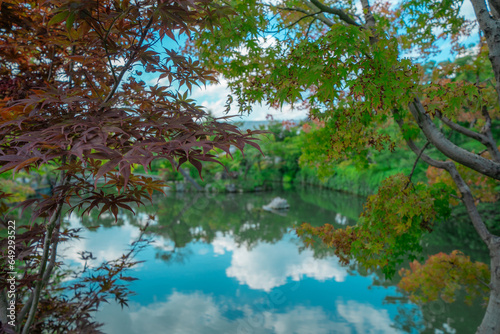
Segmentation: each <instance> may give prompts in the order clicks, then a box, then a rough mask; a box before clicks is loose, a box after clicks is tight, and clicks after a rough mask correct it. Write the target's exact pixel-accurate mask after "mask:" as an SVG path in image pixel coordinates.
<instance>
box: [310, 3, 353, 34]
mask: <svg viewBox="0 0 500 334" xmlns="http://www.w3.org/2000/svg"><path fill="white" fill-rule="evenodd" d="M310 1H311V3H312V4H313V5H315V6H316V7H318V9H319V10H320V11H322V12H324V13H329V14H333V15H336V16H337V17H338V18H339V19H340V20H342V21H344V22H345V23H347V24H350V25H353V26H356V27H360V25H359V24H358V23H357V22H356V21H354V20H353V19H352V18H351V17H350V16H349V15H348V14H347V13H346V12H344V11H343V10H342V9H340V8H332V7H328V6H326V5H325V4H323V3H321V2H319V1H318V0H310Z"/></svg>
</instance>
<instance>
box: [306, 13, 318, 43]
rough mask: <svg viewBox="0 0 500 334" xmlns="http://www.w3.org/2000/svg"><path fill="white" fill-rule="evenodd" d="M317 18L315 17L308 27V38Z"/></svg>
mask: <svg viewBox="0 0 500 334" xmlns="http://www.w3.org/2000/svg"><path fill="white" fill-rule="evenodd" d="M316 20H317V18H316V17H315V18H314V19H313V20H312V21H311V22H310V23H309V26H308V27H307V30H306V37H307V38H309V32H310V31H311V27H312V25H313V23H314V22H316Z"/></svg>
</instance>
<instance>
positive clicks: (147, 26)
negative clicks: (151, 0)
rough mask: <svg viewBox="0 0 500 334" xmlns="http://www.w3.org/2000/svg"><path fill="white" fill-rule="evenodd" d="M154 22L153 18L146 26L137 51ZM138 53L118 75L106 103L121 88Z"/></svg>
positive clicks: (133, 53) (105, 100)
mask: <svg viewBox="0 0 500 334" xmlns="http://www.w3.org/2000/svg"><path fill="white" fill-rule="evenodd" d="M153 21H154V19H153V16H151V18H150V19H149V22H148V24H147V25H146V27H145V28H144V31H143V32H142V35H141V38H140V40H139V43H138V44H137V47H136V48H137V49H139V48H140V47H141V46H142V43H144V40H145V39H146V35H147V34H148V31H149V28H150V27H151V25H152V24H153ZM138 52H139V51H137V50H136V51H134V52H132V55H131V56H130V58H129V59H128V61H127V63H126V64H125V65H124V66H123V68H122V70H121V72H120V74H119V75H118V79H117V81H116V82H115V84H114V85H113V87H112V88H111V91H110V92H109V94H108V96H106V99H104V103H107V102H109V100H111V98H112V97H113V95H114V94H115V92H116V90H117V89H118V86H120V82H121V81H122V79H123V76H124V75H125V73H126V72H127V71H128V69H129V68H130V65H132V63H133V62H134V61H135V57H136V56H137V53H138Z"/></svg>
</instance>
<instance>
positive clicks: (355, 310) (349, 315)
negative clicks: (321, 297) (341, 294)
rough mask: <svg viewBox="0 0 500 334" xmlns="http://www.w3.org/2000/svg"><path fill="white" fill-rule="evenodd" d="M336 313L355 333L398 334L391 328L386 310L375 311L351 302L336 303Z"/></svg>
mask: <svg viewBox="0 0 500 334" xmlns="http://www.w3.org/2000/svg"><path fill="white" fill-rule="evenodd" d="M336 304H337V312H338V313H339V314H340V316H341V317H343V318H344V319H345V320H347V322H349V323H350V324H352V325H353V326H354V328H355V329H356V330H355V332H356V333H364V334H378V333H384V334H389V333H398V331H397V330H396V329H395V328H393V327H391V318H390V317H389V313H388V312H387V310H377V309H375V308H374V307H373V306H371V305H369V304H362V303H358V302H356V301H353V300H349V301H347V303H344V302H339V301H337V303H336Z"/></svg>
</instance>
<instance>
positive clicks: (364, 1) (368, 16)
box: [361, 0, 375, 28]
mask: <svg viewBox="0 0 500 334" xmlns="http://www.w3.org/2000/svg"><path fill="white" fill-rule="evenodd" d="M361 5H362V6H363V13H364V15H365V21H366V24H365V25H366V27H367V28H373V27H375V18H374V17H373V14H372V11H371V9H370V3H369V2H368V0H361Z"/></svg>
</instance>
